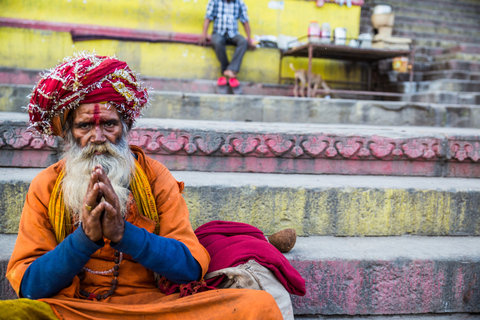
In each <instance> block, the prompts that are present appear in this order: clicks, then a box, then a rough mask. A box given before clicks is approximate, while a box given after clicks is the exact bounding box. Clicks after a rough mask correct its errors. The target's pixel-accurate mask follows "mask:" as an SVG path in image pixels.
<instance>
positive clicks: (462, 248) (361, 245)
mask: <svg viewBox="0 0 480 320" xmlns="http://www.w3.org/2000/svg"><path fill="white" fill-rule="evenodd" d="M4 237H5V235H2V234H0V241H1V240H2V238H4ZM14 239H15V237H14V236H8V239H7V240H8V241H9V242H10V243H13V242H14ZM2 242H4V241H2ZM479 246H480V238H478V237H474V238H452V237H435V238H428V237H388V238H335V237H299V238H298V239H297V244H296V246H295V247H294V248H293V250H292V251H291V252H289V253H287V254H285V256H286V257H287V259H288V260H289V261H290V262H291V264H292V265H293V266H294V267H295V268H296V269H297V270H298V271H299V272H300V274H301V275H302V276H303V277H304V279H305V280H306V289H307V294H306V295H305V296H304V297H298V296H292V302H293V306H294V312H295V314H296V315H297V316H299V315H303V316H308V315H318V316H320V315H323V316H328V315H356V316H360V315H364V316H366V315H368V316H373V315H379V316H380V315H401V314H405V315H410V316H412V314H415V315H425V316H427V315H429V316H431V313H435V314H446V316H447V317H450V315H449V314H451V313H457V312H458V313H475V312H477V313H478V312H480V291H479V290H477V282H478V281H477V279H478V278H479V277H480V254H479V252H478V250H471V248H478V247H479ZM8 254H11V249H9V252H8ZM1 265H6V261H5V258H3V259H2V264H1ZM3 275H4V273H2V275H1V277H2V279H5V278H4V276H3ZM0 284H1V285H2V286H3V287H5V285H8V286H9V284H8V283H7V282H5V281H4V282H3V283H2V282H0ZM3 287H2V289H4V288H3ZM1 293H2V294H11V289H10V291H8V288H7V290H3V291H1ZM0 298H1V299H6V298H14V296H12V295H7V296H5V295H2V296H1V297H0ZM448 319H454V318H448ZM455 319H459V318H455Z"/></svg>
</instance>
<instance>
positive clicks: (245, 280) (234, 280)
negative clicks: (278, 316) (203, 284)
mask: <svg viewBox="0 0 480 320" xmlns="http://www.w3.org/2000/svg"><path fill="white" fill-rule="evenodd" d="M218 276H225V277H224V279H223V281H222V282H221V283H220V284H219V285H218V286H217V287H218V288H239V289H255V290H263V291H267V292H268V293H270V294H271V295H272V296H273V298H274V299H275V301H276V302H277V305H278V308H279V309H280V311H281V312H282V315H283V319H284V320H294V317H293V308H292V301H291V300H290V294H289V293H288V291H287V290H286V289H285V287H284V286H283V285H282V284H281V283H280V281H278V279H277V277H275V275H274V274H273V272H272V271H270V269H268V268H266V267H264V266H262V265H261V264H259V263H257V262H256V261H255V260H249V261H248V262H247V263H244V264H241V265H238V266H236V267H231V268H224V269H220V270H216V271H213V272H210V273H207V274H206V275H205V279H211V278H214V277H218Z"/></svg>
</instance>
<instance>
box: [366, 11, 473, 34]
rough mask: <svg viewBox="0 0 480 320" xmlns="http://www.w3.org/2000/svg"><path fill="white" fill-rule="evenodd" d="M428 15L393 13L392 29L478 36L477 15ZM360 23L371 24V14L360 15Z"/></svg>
mask: <svg viewBox="0 0 480 320" xmlns="http://www.w3.org/2000/svg"><path fill="white" fill-rule="evenodd" d="M430 15H431V12H430ZM430 17H431V18H429V19H426V18H418V17H410V16H402V15H398V14H395V21H394V25H393V31H413V32H426V33H436V34H437V35H439V34H442V35H457V36H469V37H479V36H480V32H479V31H478V30H479V28H480V23H479V20H478V19H479V17H478V16H476V17H475V18H472V19H471V20H469V19H468V18H466V19H463V18H462V19H461V20H460V19H458V20H457V19H454V20H448V19H445V17H435V16H432V15H431V16H430ZM432 17H434V18H432ZM360 23H361V24H362V25H364V26H366V28H367V27H368V26H369V24H371V16H367V17H362V19H361V22H360ZM372 29H373V26H372Z"/></svg>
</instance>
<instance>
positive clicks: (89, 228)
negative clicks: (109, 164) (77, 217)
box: [82, 168, 103, 242]
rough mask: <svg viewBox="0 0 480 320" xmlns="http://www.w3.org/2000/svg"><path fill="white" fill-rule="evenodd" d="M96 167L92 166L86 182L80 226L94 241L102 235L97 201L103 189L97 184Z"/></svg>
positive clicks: (99, 209) (100, 212)
mask: <svg viewBox="0 0 480 320" xmlns="http://www.w3.org/2000/svg"><path fill="white" fill-rule="evenodd" d="M96 169H97V168H94V171H93V172H92V174H91V176H90V182H89V183H88V188H87V193H86V194H85V198H84V199H83V211H82V228H83V232H85V234H86V236H87V237H88V238H89V239H90V240H92V241H93V242H96V241H98V240H100V239H102V237H103V231H102V223H101V219H100V218H101V215H102V212H103V209H102V208H98V203H99V202H100V200H101V199H102V197H103V191H102V190H101V189H100V186H99V185H98V173H97V170H96Z"/></svg>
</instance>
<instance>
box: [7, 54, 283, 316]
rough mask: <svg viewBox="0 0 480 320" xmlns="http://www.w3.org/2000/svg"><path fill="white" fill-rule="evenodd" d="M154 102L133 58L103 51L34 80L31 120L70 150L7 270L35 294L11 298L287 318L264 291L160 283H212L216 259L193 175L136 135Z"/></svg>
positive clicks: (149, 312)
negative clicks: (199, 231) (198, 212)
mask: <svg viewBox="0 0 480 320" xmlns="http://www.w3.org/2000/svg"><path fill="white" fill-rule="evenodd" d="M148 103H149V96H148V92H147V90H146V89H145V88H144V87H143V85H142V84H141V83H140V82H139V81H138V80H137V78H136V77H135V75H134V74H133V73H132V72H131V71H130V69H129V68H128V66H127V64H126V63H125V62H122V61H119V60H117V59H115V58H111V57H105V56H98V55H93V54H81V55H78V56H76V57H74V58H70V59H66V60H65V61H64V62H63V63H62V64H60V65H59V66H57V67H56V68H55V69H54V70H52V71H51V72H50V73H48V74H46V75H44V76H43V78H42V79H41V80H40V81H39V83H38V84H37V86H36V87H35V88H34V90H33V93H32V97H31V101H30V104H29V105H28V111H29V117H30V124H31V125H32V127H34V128H35V129H37V130H38V131H39V132H41V133H42V134H44V135H57V136H61V137H62V138H63V139H64V141H65V145H66V150H65V152H64V156H63V159H62V160H61V161H59V162H57V163H55V164H54V165H52V166H50V167H48V168H46V169H45V170H43V171H42V172H41V173H39V174H38V176H36V177H35V178H34V179H33V181H32V183H31V185H30V189H29V191H28V194H27V197H26V201H25V206H24V209H23V213H22V217H21V221H20V227H19V232H18V238H17V242H16V244H15V248H14V251H13V254H12V257H11V260H10V262H9V265H8V269H7V278H8V279H9V281H10V283H11V285H12V287H13V288H14V290H15V291H16V293H17V294H18V296H19V297H21V298H22V297H23V298H28V299H32V300H28V299H19V300H13V301H10V303H15V301H18V304H17V310H19V309H18V307H19V306H21V309H22V310H24V311H25V310H28V308H29V306H30V308H31V310H32V311H31V312H35V310H37V311H38V310H40V309H42V308H43V309H42V310H45V306H47V307H48V305H49V306H50V307H51V309H52V310H53V313H51V318H56V317H58V318H60V319H86V318H88V319H96V318H101V319H137V318H139V317H141V318H142V319H158V318H162V319H190V318H192V319H193V318H194V319H281V318H282V315H281V313H280V310H279V309H278V307H277V305H276V303H275V300H274V299H273V298H272V296H271V295H270V294H268V293H266V292H264V291H256V290H248V289H222V290H208V291H205V290H193V291H199V293H195V294H193V295H189V296H185V297H180V295H179V294H178V293H174V294H170V295H166V294H164V293H162V291H161V290H160V289H161V288H162V287H163V285H160V286H159V282H160V283H161V284H165V283H177V284H186V286H188V285H191V286H195V288H197V289H198V288H199V287H200V289H201V287H202V285H204V282H203V280H202V279H203V276H204V275H205V273H206V271H207V269H208V265H209V261H210V257H209V255H208V252H207V251H206V250H205V248H204V247H203V246H202V245H201V244H200V243H199V242H198V239H197V237H196V236H195V234H194V232H193V230H192V227H191V225H190V222H189V217H188V210H187V207H186V203H185V201H184V199H183V196H182V194H181V193H182V190H183V183H179V182H177V181H176V180H175V179H174V178H173V176H172V175H171V174H170V172H169V171H168V170H167V169H166V168H165V167H164V166H163V165H162V164H160V163H159V162H157V161H155V160H153V159H151V158H149V157H147V156H146V155H145V154H144V153H143V151H142V150H141V149H140V148H137V147H133V146H131V147H129V145H128V143H127V136H128V132H129V130H130V129H131V127H132V125H133V122H134V120H135V119H136V118H137V117H138V116H139V114H140V112H141V110H142V109H143V108H144V107H145V106H147V105H148ZM177 287H178V286H177ZM204 289H205V288H204ZM212 289H213V288H212ZM164 292H165V290H164ZM169 293H170V292H169ZM35 299H36V300H39V301H42V302H39V301H34V300H35ZM29 301H30V302H31V303H29ZM2 303H7V302H2ZM45 303H46V304H48V305H46V304H45ZM0 307H1V303H0ZM0 309H1V308H0ZM47 310H49V309H48V308H47Z"/></svg>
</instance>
